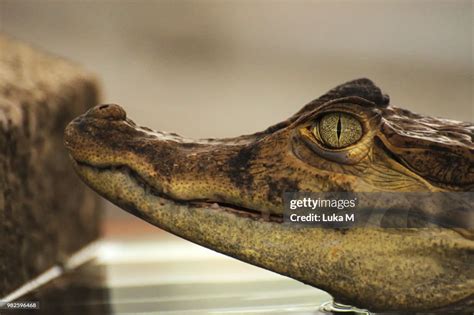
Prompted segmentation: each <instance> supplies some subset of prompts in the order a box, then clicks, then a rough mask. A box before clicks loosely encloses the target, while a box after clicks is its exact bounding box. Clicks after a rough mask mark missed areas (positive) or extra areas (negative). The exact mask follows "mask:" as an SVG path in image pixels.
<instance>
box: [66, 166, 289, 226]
mask: <svg viewBox="0 0 474 315" xmlns="http://www.w3.org/2000/svg"><path fill="white" fill-rule="evenodd" d="M72 159H73V160H74V162H75V163H76V164H77V165H78V166H79V167H87V168H91V169H93V170H95V171H97V172H105V171H109V172H121V173H123V174H126V175H127V177H129V178H131V179H132V180H133V181H134V182H135V184H136V185H137V186H138V187H140V188H141V189H143V190H144V192H145V194H151V195H153V196H155V197H158V198H161V199H164V200H166V201H167V202H172V203H176V204H178V205H180V204H181V205H187V206H189V207H192V208H206V209H212V210H215V211H224V212H228V213H231V214H233V215H235V216H238V217H241V218H248V219H252V220H255V221H264V222H269V223H277V224H281V223H283V215H282V214H271V213H268V212H263V211H259V210H256V209H250V208H245V207H240V206H236V205H233V204H229V203H223V202H216V201H213V200H202V199H193V200H181V199H173V198H171V197H170V196H168V195H167V194H165V193H163V192H160V191H158V190H157V189H156V188H155V187H153V186H152V185H150V184H149V183H147V182H146V181H145V180H144V179H143V178H142V177H141V176H140V175H139V174H138V173H137V172H135V171H134V170H133V169H131V168H130V167H128V166H126V165H118V166H95V165H91V164H89V163H87V162H82V161H78V160H76V159H74V158H72Z"/></svg>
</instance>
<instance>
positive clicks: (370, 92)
mask: <svg viewBox="0 0 474 315" xmlns="http://www.w3.org/2000/svg"><path fill="white" fill-rule="evenodd" d="M350 96H357V97H360V98H363V99H366V100H367V101H370V102H372V103H374V104H375V105H377V106H379V107H387V106H388V104H389V102H390V98H389V97H388V95H386V94H383V93H382V91H381V90H380V88H378V87H377V86H376V85H375V84H374V83H373V82H372V81H370V80H369V79H365V78H362V79H357V80H353V81H349V82H346V83H344V84H341V85H339V86H337V87H335V88H334V89H332V90H330V91H329V92H327V93H326V94H324V95H323V96H321V97H319V98H317V99H315V100H314V101H312V102H311V103H309V104H307V105H306V106H304V107H303V108H302V109H301V110H300V111H299V112H298V113H296V114H295V116H300V115H301V114H302V113H306V112H309V111H312V110H313V109H315V108H317V107H319V106H321V105H322V104H325V103H327V102H329V101H332V100H335V99H338V98H343V97H350Z"/></svg>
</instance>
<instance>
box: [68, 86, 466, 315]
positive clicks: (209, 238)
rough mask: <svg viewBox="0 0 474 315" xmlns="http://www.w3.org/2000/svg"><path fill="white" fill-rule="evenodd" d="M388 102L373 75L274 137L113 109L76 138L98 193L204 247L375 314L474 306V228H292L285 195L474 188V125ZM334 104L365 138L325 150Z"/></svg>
mask: <svg viewBox="0 0 474 315" xmlns="http://www.w3.org/2000/svg"><path fill="white" fill-rule="evenodd" d="M388 103H389V100H388V97H387V96H385V95H383V94H382V93H381V91H380V89H379V88H377V87H376V86H375V85H374V84H373V83H372V82H371V81H369V80H367V79H359V80H355V81H351V82H348V83H346V84H343V85H341V86H338V87H337V88H335V89H333V90H331V91H330V92H328V93H327V94H325V95H323V96H322V97H320V98H318V99H316V100H314V101H313V102H311V103H309V104H308V105H306V106H305V107H303V108H302V109H301V110H300V111H299V112H298V113H296V114H295V115H294V116H292V117H291V118H289V119H288V120H286V121H284V122H282V123H279V124H277V125H274V126H272V127H269V128H268V129H266V130H265V131H263V132H259V133H256V134H253V135H246V136H241V137H237V138H229V139H207V140H190V139H185V138H182V137H180V136H178V135H176V134H169V133H164V132H155V131H152V130H150V129H148V128H144V127H139V126H137V125H135V124H134V123H133V122H132V121H131V120H129V119H127V118H126V114H125V111H124V110H123V109H122V108H121V107H120V106H118V105H102V106H97V107H95V108H93V109H91V110H89V111H88V112H87V113H86V114H84V115H82V116H80V117H78V118H76V119H75V120H74V121H73V122H71V123H70V124H69V126H68V127H67V128H66V131H65V143H66V146H67V148H68V149H69V152H70V155H71V157H72V160H73V163H74V166H75V169H76V171H77V173H78V174H79V176H80V177H81V178H82V179H83V180H84V181H85V182H86V183H87V184H88V185H89V186H90V187H91V188H93V189H94V190H96V191H97V192H98V193H99V194H101V195H102V196H104V197H105V198H107V199H109V200H111V201H112V202H113V203H115V204H116V205H118V206H120V207H122V208H124V209H125V210H127V211H129V212H131V213H133V214H135V215H137V216H139V217H141V218H142V219H144V220H146V221H148V222H150V223H151V224H154V225H156V226H158V227H160V228H162V229H164V230H167V231H169V232H171V233H173V234H176V235H178V236H181V237H183V238H185V239H188V240H190V241H192V242H195V243H197V244H200V245H203V246H206V247H209V248H211V249H214V250H216V251H219V252H221V253H224V254H226V255H229V256H232V257H235V258H237V259H239V260H242V261H245V262H248V263H251V264H254V265H257V266H260V267H263V268H265V269H269V270H272V271H274V272H277V273H280V274H283V275H286V276H289V277H292V278H294V279H297V280H299V281H302V282H304V283H306V284H309V285H312V286H315V287H318V288H321V289H323V290H325V291H327V292H329V293H330V294H331V295H333V296H334V298H335V300H337V301H338V302H341V303H345V304H350V305H354V306H358V307H361V308H367V309H370V310H372V311H427V310H443V312H446V311H453V312H456V313H459V312H461V311H463V312H466V313H468V312H472V311H473V309H474V265H473V263H472V262H473V261H474V241H473V237H472V235H473V233H472V231H470V230H466V229H457V230H453V229H448V228H443V227H431V228H411V229H408V228H405V229H382V228H351V229H345V230H341V229H320V228H311V227H303V228H302V227H295V226H292V225H286V224H281V221H282V219H281V218H282V213H283V201H282V194H283V192H285V191H312V192H325V191H353V192H378V191H388V192H413V191H422V192H438V191H472V188H473V187H474V186H473V185H474V171H473V164H474V163H473V160H474V158H473V151H474V146H473V143H472V140H473V137H474V126H473V125H472V124H470V123H462V122H456V121H451V120H446V119H437V118H431V117H427V116H421V115H417V114H414V113H411V112H409V111H407V110H404V109H400V108H397V107H394V106H388ZM327 112H345V113H349V114H351V115H353V116H354V117H357V119H358V120H359V121H360V122H361V124H362V127H363V136H362V138H361V139H360V140H358V141H357V142H356V143H355V144H353V145H350V146H348V147H347V148H344V149H339V150H335V149H328V148H325V147H324V146H322V145H321V143H318V141H317V140H316V139H315V138H314V137H313V136H312V134H311V132H309V130H310V127H311V126H312V124H313V123H314V121H315V120H316V119H317V118H318V117H320V116H321V114H322V113H327Z"/></svg>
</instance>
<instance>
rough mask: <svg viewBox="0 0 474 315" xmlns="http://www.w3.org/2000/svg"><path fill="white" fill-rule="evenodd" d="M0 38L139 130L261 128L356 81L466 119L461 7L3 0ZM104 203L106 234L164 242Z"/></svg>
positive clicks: (466, 29) (456, 2) (467, 24)
mask: <svg viewBox="0 0 474 315" xmlns="http://www.w3.org/2000/svg"><path fill="white" fill-rule="evenodd" d="M0 31H1V32H4V33H7V34H9V35H11V36H13V37H16V38H18V39H21V40H24V41H26V42H29V43H31V44H33V45H35V46H37V47H40V48H42V49H44V50H47V51H50V52H52V53H54V54H57V55H61V56H64V57H65V58H67V59H70V60H73V61H76V62H78V63H80V64H82V65H83V66H84V67H86V68H87V69H89V70H90V71H92V72H94V73H96V74H97V76H98V77H99V78H100V80H101V83H102V87H103V97H102V100H103V102H107V103H108V102H111V103H118V104H121V105H123V106H124V107H125V108H126V110H127V113H128V115H129V117H131V118H132V119H133V120H134V121H135V122H137V123H138V124H140V125H144V126H147V127H151V128H153V129H158V130H165V131H172V132H177V133H179V134H182V135H184V136H187V137H194V138H204V137H226V136H236V135H240V134H245V133H253V132H255V131H259V130H262V129H264V128H266V127H267V126H269V125H271V124H274V123H276V122H279V121H281V120H284V119H286V118H287V117H289V116H290V115H292V114H293V113H295V112H296V111H297V110H298V109H300V107H302V106H303V105H304V104H306V103H307V102H309V101H311V100H312V99H314V98H317V97H318V96H320V95H321V94H323V93H325V92H326V91H327V90H329V89H331V88H333V87H334V86H336V85H338V84H341V83H343V82H346V81H348V80H352V79H355V78H359V77H367V78H370V79H372V80H373V81H375V83H376V84H377V85H378V86H379V87H381V88H382V90H383V91H384V92H386V93H388V94H389V95H390V97H391V103H392V104H393V105H397V106H401V107H404V108H407V109H409V110H411V111H415V112H419V113H423V114H429V115H433V116H442V117H445V118H451V119H457V120H464V121H471V122H472V121H473V115H474V114H473V89H474V80H473V63H474V62H473V54H472V52H473V2H472V1H469V0H468V1H462V0H446V1H435V0H431V1H430V0H420V1H406V0H398V1H395V0H388V1H376V0H373V1H367V0H361V1H355V0H352V1H351V0H346V1H322V0H321V1H250V0H246V1H197V0H196V1H120V0H117V1H73V0H69V1H39V0H31V1H25V0H0ZM0 53H1V52H0ZM107 207H108V211H107V218H106V221H105V222H106V224H105V227H104V231H105V235H106V236H114V235H122V236H123V235H129V236H130V237H134V236H136V235H137V234H138V233H139V234H147V235H154V236H153V237H162V235H163V234H162V232H160V231H159V230H158V229H156V228H153V227H151V226H149V225H148V224H146V223H144V222H141V221H140V220H138V219H135V218H134V217H132V216H130V215H128V214H126V213H125V212H124V211H122V210H119V209H117V208H115V207H113V206H112V205H110V204H109V205H108V206H107ZM163 237H165V236H163ZM166 237H169V236H166ZM172 242H176V243H173V244H175V245H176V244H178V245H176V246H188V245H183V244H182V243H180V242H181V241H180V240H178V239H174V238H173V239H172ZM179 244H181V245H179ZM189 246H193V245H189ZM120 250H123V249H120ZM120 250H119V251H120ZM235 268H237V269H232V270H238V268H240V267H235ZM211 273H212V272H211ZM252 277H253V276H252ZM255 277H257V276H255ZM257 278H258V277H257Z"/></svg>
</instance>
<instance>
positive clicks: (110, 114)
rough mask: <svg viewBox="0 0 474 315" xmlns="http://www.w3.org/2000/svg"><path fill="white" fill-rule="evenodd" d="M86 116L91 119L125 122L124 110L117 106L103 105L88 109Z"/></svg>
mask: <svg viewBox="0 0 474 315" xmlns="http://www.w3.org/2000/svg"><path fill="white" fill-rule="evenodd" d="M86 115H87V116H89V117H93V118H101V119H108V120H125V119H126V118H127V114H126V113H125V110H124V109H123V108H122V107H120V106H119V105H117V104H103V105H98V106H95V107H93V108H91V109H89V111H88V112H87V113H86Z"/></svg>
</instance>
